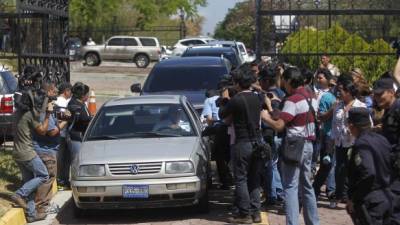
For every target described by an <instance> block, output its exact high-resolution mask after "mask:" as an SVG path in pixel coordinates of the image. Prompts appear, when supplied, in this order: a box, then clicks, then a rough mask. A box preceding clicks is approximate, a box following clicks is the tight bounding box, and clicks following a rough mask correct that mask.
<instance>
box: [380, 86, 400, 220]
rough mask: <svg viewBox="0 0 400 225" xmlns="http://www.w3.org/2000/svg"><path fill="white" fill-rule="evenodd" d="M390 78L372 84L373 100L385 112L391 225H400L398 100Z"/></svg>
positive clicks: (399, 115) (399, 105) (399, 126)
mask: <svg viewBox="0 0 400 225" xmlns="http://www.w3.org/2000/svg"><path fill="white" fill-rule="evenodd" d="M393 83H394V81H393V79H392V78H381V79H379V80H377V81H376V82H375V84H374V99H375V102H376V103H377V106H378V107H379V108H380V109H384V110H385V114H384V115H383V118H382V130H381V134H382V135H383V136H385V137H386V138H387V140H388V141H389V143H390V144H391V146H392V178H391V191H392V192H393V193H394V195H395V200H394V203H393V207H394V209H393V216H392V217H393V221H392V223H393V224H400V136H399V134H400V100H399V99H396V92H395V90H394V85H393Z"/></svg>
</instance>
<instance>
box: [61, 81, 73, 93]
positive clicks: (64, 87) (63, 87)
mask: <svg viewBox="0 0 400 225" xmlns="http://www.w3.org/2000/svg"><path fill="white" fill-rule="evenodd" d="M71 89H72V85H71V84H70V83H69V82H65V83H62V84H60V86H59V87H58V93H59V94H62V93H64V91H65V90H71Z"/></svg>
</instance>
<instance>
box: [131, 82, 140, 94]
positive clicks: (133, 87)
mask: <svg viewBox="0 0 400 225" xmlns="http://www.w3.org/2000/svg"><path fill="white" fill-rule="evenodd" d="M131 92H133V93H140V92H142V85H141V84H140V83H136V84H132V85H131Z"/></svg>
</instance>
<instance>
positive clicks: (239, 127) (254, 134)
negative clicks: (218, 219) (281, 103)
mask: <svg viewBox="0 0 400 225" xmlns="http://www.w3.org/2000/svg"><path fill="white" fill-rule="evenodd" d="M254 81H255V77H254V74H253V73H252V72H251V70H249V69H248V68H246V67H242V68H240V69H239V70H238V71H237V73H236V74H234V82H235V86H236V88H237V90H238V91H239V93H238V94H236V95H235V96H234V97H233V98H231V99H230V100H229V102H227V104H226V105H225V107H221V108H220V110H221V113H220V114H221V116H222V118H224V119H225V120H226V121H231V122H232V123H233V125H234V128H235V136H236V139H235V144H234V145H233V149H232V160H233V164H232V165H233V170H234V180H235V186H236V189H235V206H236V207H237V208H238V210H239V213H238V214H237V215H235V216H234V217H233V218H231V219H230V222H231V223H252V222H255V223H258V222H261V217H260V189H259V187H260V175H259V173H260V172H261V166H262V164H261V160H260V159H257V158H255V157H254V154H253V146H252V143H253V142H254V140H256V138H260V137H261V135H260V134H259V130H260V112H261V109H262V108H261V105H262V104H261V102H262V101H261V99H260V97H259V95H258V94H255V93H254V92H252V91H251V90H250V87H251V84H252V83H254Z"/></svg>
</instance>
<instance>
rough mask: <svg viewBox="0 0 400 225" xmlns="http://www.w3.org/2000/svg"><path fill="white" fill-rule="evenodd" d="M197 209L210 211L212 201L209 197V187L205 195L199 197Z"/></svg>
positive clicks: (200, 211) (205, 211)
mask: <svg viewBox="0 0 400 225" xmlns="http://www.w3.org/2000/svg"><path fill="white" fill-rule="evenodd" d="M196 211H197V212H199V213H208V212H210V203H209V198H208V187H207V190H206V192H205V193H204V195H203V196H202V197H201V198H199V202H198V203H197V205H196Z"/></svg>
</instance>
